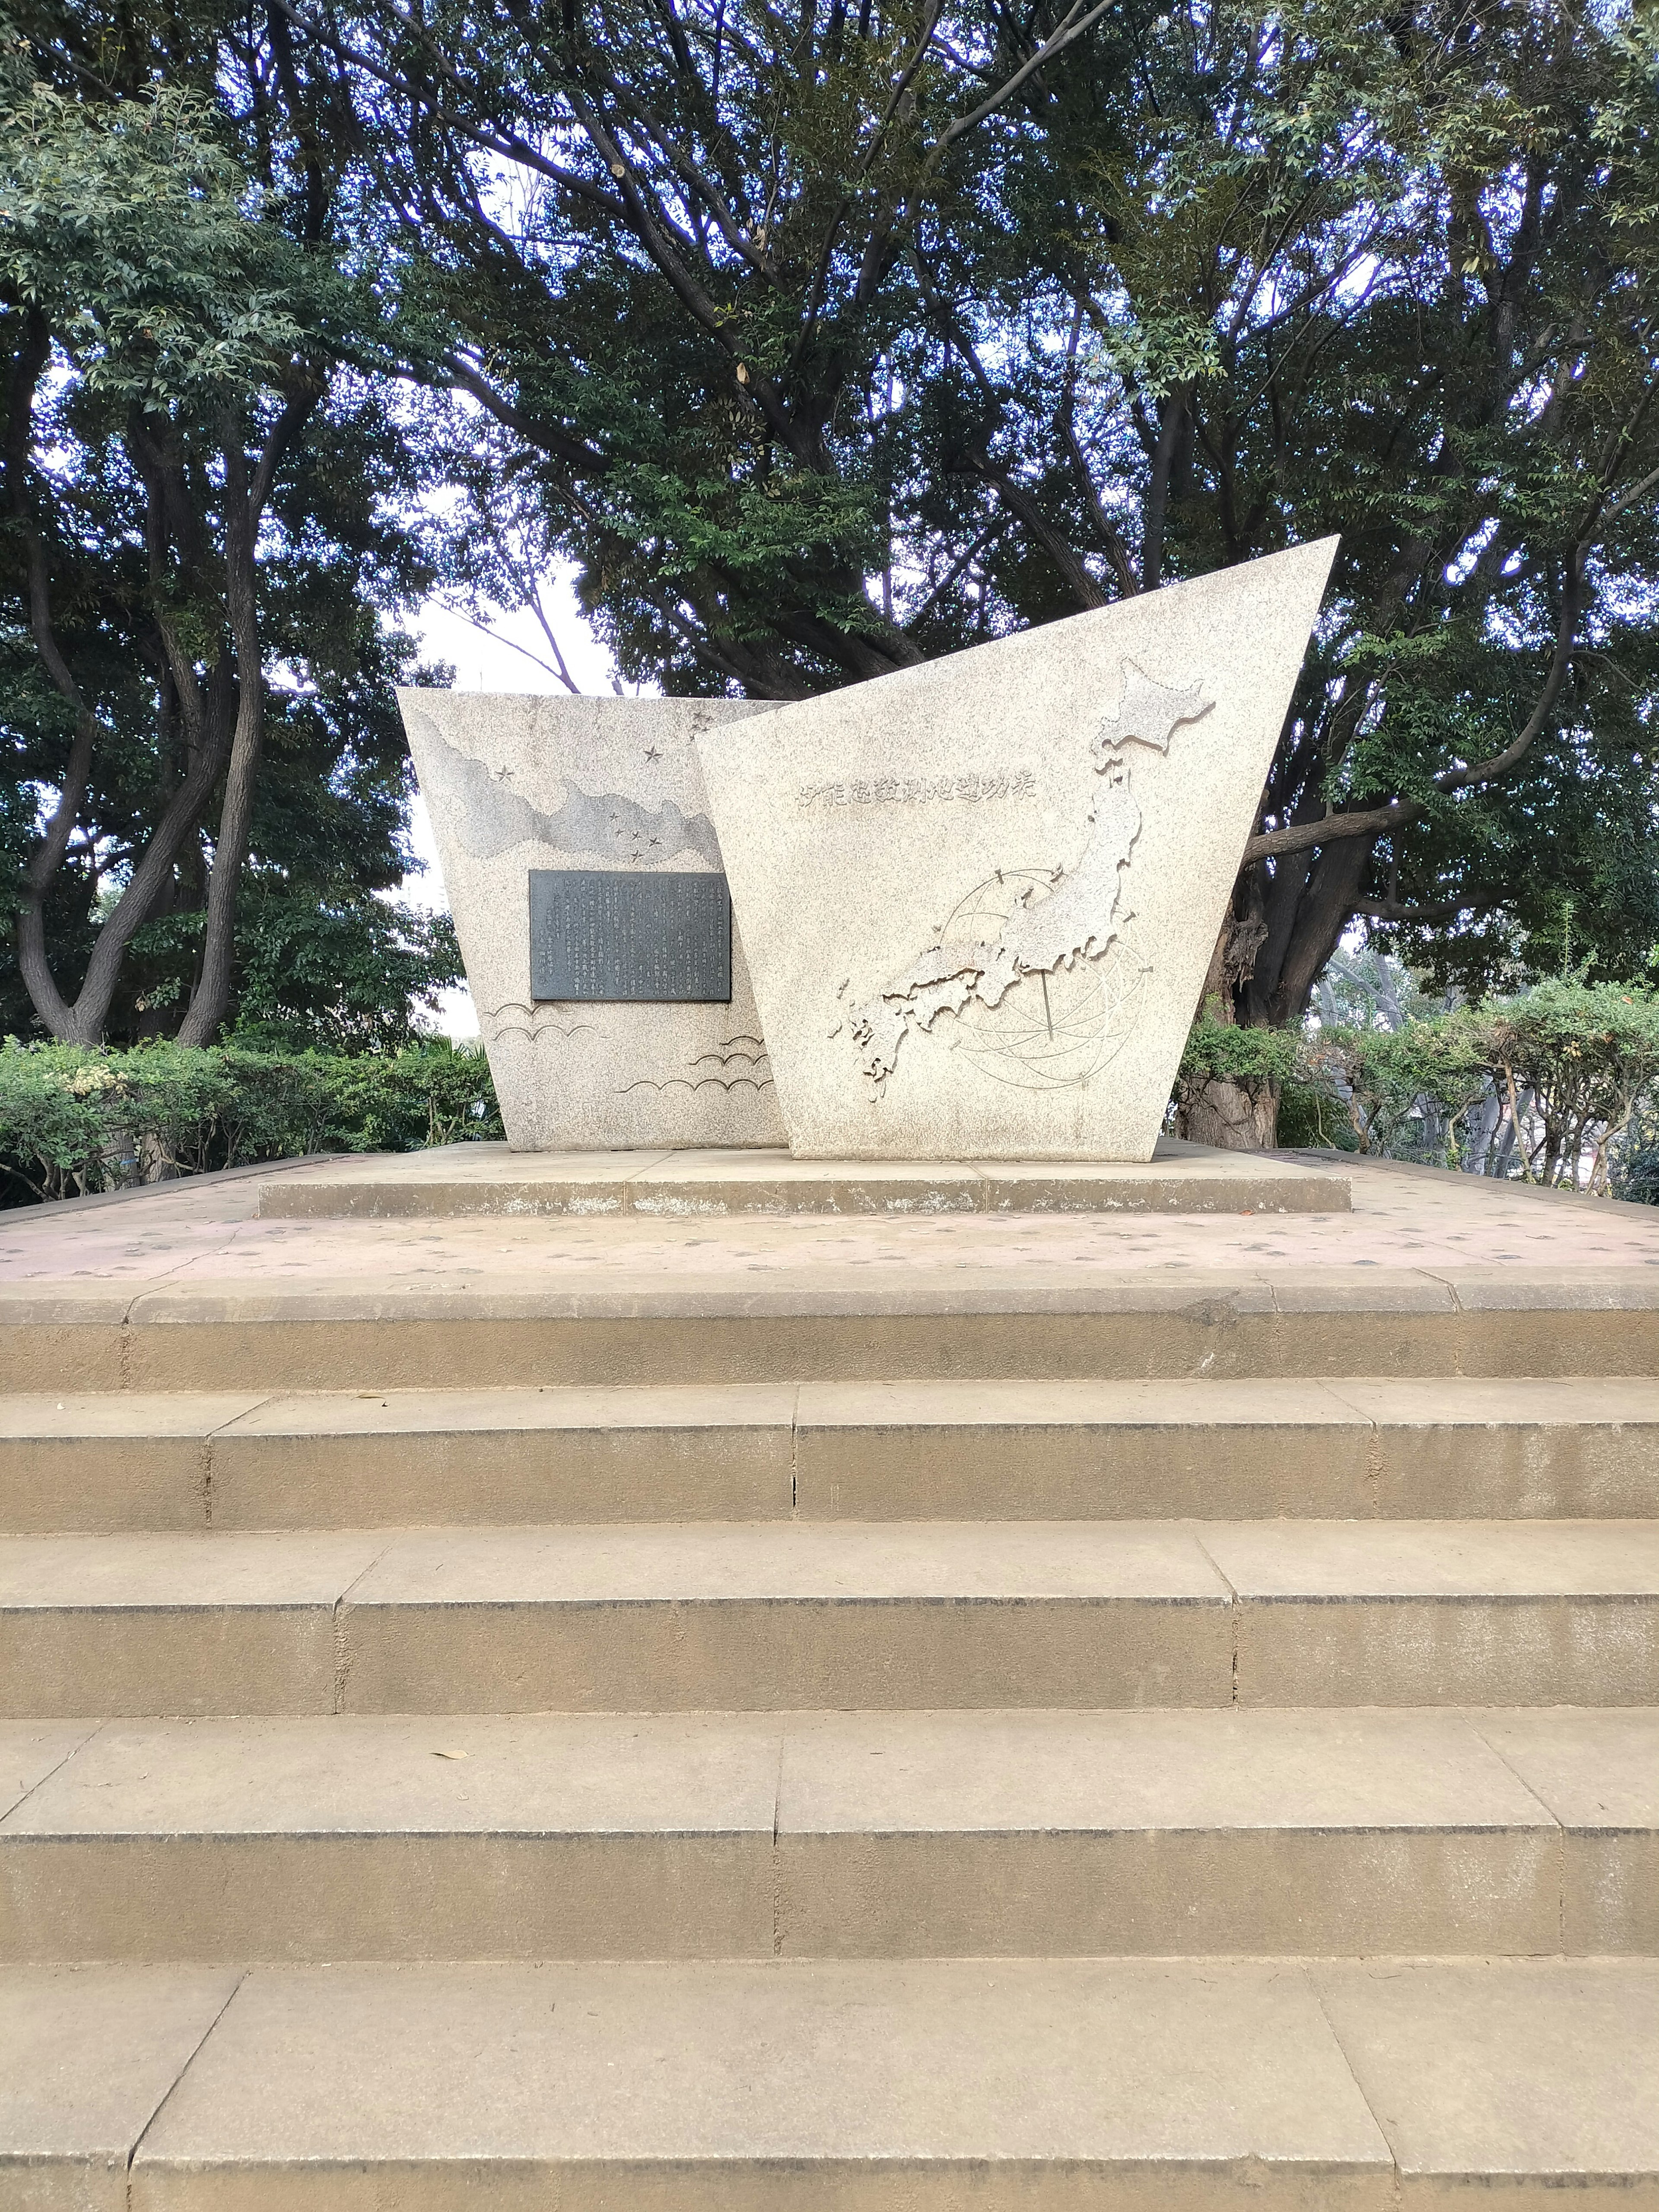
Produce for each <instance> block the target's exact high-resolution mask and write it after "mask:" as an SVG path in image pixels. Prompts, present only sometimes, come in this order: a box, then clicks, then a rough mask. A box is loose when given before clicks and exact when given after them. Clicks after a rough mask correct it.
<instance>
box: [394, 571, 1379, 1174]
mask: <svg viewBox="0 0 1659 2212" xmlns="http://www.w3.org/2000/svg"><path fill="white" fill-rule="evenodd" d="M1335 549H1336V541H1335V539H1334V538H1328V539H1326V540H1324V541H1322V543H1320V544H1315V545H1306V546H1301V547H1297V549H1295V550H1292V551H1291V552H1287V553H1280V554H1276V555H1273V556H1271V557H1270V558H1268V559H1266V560H1261V561H1255V562H1247V563H1245V564H1244V565H1243V566H1241V567H1238V568H1230V569H1225V570H1224V571H1222V572H1221V573H1219V574H1216V575H1212V576H1207V577H1205V578H1203V579H1202V580H1200V581H1198V582H1195V583H1190V584H1181V585H1176V586H1170V587H1168V588H1166V589H1164V590H1163V591H1159V592H1150V593H1148V594H1146V596H1145V597H1143V598H1139V599H1128V600H1124V601H1121V602H1120V603H1119V604H1117V605H1114V606H1110V607H1105V608H1102V609H1100V610H1099V611H1097V612H1094V613H1091V614H1085V615H1079V616H1076V617H1073V618H1072V619H1071V620H1070V621H1066V622H1060V623H1052V624H1050V625H1049V626H1048V628H1046V629H1040V630H1031V631H1026V632H1024V633H1022V634H1021V635H1018V636H1016V637H1008V638H1002V639H999V640H997V641H994V642H993V643H991V644H987V645H983V646H979V647H975V648H973V649H972V650H971V651H969V652H966V653H957V654H955V655H953V656H951V658H949V659H944V660H938V661H933V662H930V663H928V664H927V665H925V666H922V667H918V668H913V669H907V670H904V671H901V672H900V673H899V674H896V675H893V676H887V677H883V678H878V679H877V680H876V681H874V682H872V683H866V684H857V685H854V686H852V687H850V688H848V690H842V691H836V692H833V693H830V694H829V695H827V696H823V697H821V698H815V699H809V700H803V701H799V702H793V703H791V704H789V705H787V706H782V707H772V708H768V707H765V706H763V705H762V704H761V703H758V702H738V701H732V700H666V699H582V698H559V697H533V696H532V697H518V696H494V695H489V694H483V693H478V692H460V691H413V690H411V691H403V692H400V693H399V694H398V697H399V701H400V703H401V705H402V708H403V712H404V724H405V726H406V728H407V729H408V732H409V739H410V750H411V752H412V753H413V755H414V758H415V765H416V771H417V773H418V775H419V776H420V781H421V786H422V790H423V791H424V792H425V793H426V796H427V799H428V804H429V805H430V809H431V815H432V823H433V829H434V832H435V836H436V839H437V843H438V849H439V854H440V857H441V861H442V866H443V873H444V881H445V884H446V886H447V890H448V892H449V896H450V902H451V905H452V907H453V912H454V915H455V926H456V929H457V932H458V933H459V938H460V944H461V951H462V955H463V957H464V958H465V963H466V969H467V975H468V978H469V981H471V986H472V993H473V997H474V1000H475V1002H476V1004H477V1010H478V1019H479V1024H480V1027H481V1029H482V1030H483V1040H484V1044H485V1048H486V1049H487V1050H488V1052H489V1061H490V1068H491V1072H492V1073H493V1074H494V1077H495V1085H496V1090H497V1092H498V1094H499V1096H500V1098H501V1108H502V1114H503V1117H504V1119H505V1121H506V1125H507V1140H508V1143H509V1145H510V1146H513V1148H514V1149H526V1150H543V1151H561V1152H570V1151H586V1152H596V1151H598V1152H615V1151H634V1150H640V1149H648V1148H651V1147H654V1146H662V1147H664V1148H672V1149H677V1150H685V1149H699V1148H716V1147H755V1146H761V1147H764V1146H779V1145H781V1144H782V1143H783V1142H784V1141H785V1140H786V1139H787V1143H788V1146H789V1149H790V1150H791V1152H793V1153H795V1154H796V1155H797V1156H798V1157H800V1158H808V1159H866V1160H884V1159H885V1160H921V1161H926V1160H1009V1159H1051V1160H1052V1159H1072V1160H1085V1161H1086V1160H1120V1161H1132V1162H1133V1161H1146V1160H1150V1159H1151V1158H1152V1150H1153V1146H1154V1145H1155V1144H1156V1142H1157V1140H1158V1136H1159V1133H1160V1132H1161V1130H1162V1127H1163V1123H1164V1111H1165V1108H1166V1105H1167V1103H1168V1100H1169V1097H1170V1085H1171V1083H1172V1082H1173V1080H1174V1077H1175V1073H1176V1066H1177V1065H1178V1063H1179V1060H1180V1057H1181V1051H1182V1044H1183V1042H1185V1039H1186V1036H1187V1032H1188V1027H1189V1026H1190V1024H1191V1022H1192V1018H1193V1015H1194V1012H1195V1010H1196V1005H1197V1000H1198V994H1199V993H1200V990H1201V988H1202V987H1203V981H1204V976H1205V973H1206V969H1207V966H1208V963H1209V960H1210V956H1211V953H1212V950H1213V948H1214V945H1215V942H1216V938H1217V935H1218V931H1219V929H1220V927H1221V923H1222V919H1223V915H1224V914H1225V908H1226V905H1227V901H1228V898H1229V896H1230V894H1231V887H1232V884H1233V879H1234V877H1235V874H1236V872H1237V867H1238V863H1239V857H1240V854H1241V853H1242V851H1243V847H1244V843H1245V841H1246V839H1247V838H1248V837H1249V834H1250V829H1251V825H1252V823H1253V821H1254V819H1255V810H1256V807H1257V805H1259V803H1260V799H1261V786H1262V781H1263V778H1264V776H1265V775H1266V774H1267V768H1268V765H1269V763H1270V762H1271V760H1272V757H1273V747H1274V744H1275V743H1276V741H1277V739H1278V737H1279V731H1280V728H1281V726H1282V725H1283V722H1284V719H1285V713H1286V711H1287V710H1288V708H1289V706H1290V702H1291V691H1292V689H1293V687H1294V685H1295V682H1296V678H1297V671H1298V669H1299V668H1300V666H1301V663H1302V656H1303V653H1304V650H1305V649H1306V646H1307V641H1308V635H1309V633H1310V629H1311V628H1312V625H1313V622H1314V619H1315V617H1316V615H1317V613H1318V611H1319V604H1320V599H1321V597H1322V593H1323V591H1324V587H1325V581H1326V578H1327V576H1328V574H1329V570H1330V565H1331V561H1332V559H1333V557H1334V552H1335ZM762 715H764V720H758V719H757V717H760V716H762ZM728 884H729V895H728Z"/></svg>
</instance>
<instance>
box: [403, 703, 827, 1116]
mask: <svg viewBox="0 0 1659 2212" xmlns="http://www.w3.org/2000/svg"><path fill="white" fill-rule="evenodd" d="M398 704H399V705H400V706H401V708H403V714H404V727H405V729H406V730H407V731H408V732H409V746H410V752H411V753H412V754H413V756H414V759H415V768H416V774H417V775H419V777H420V781H421V789H422V793H424V794H425V797H426V800H427V805H428V809H429V811H430V813H431V817H432V828H433V834H434V836H435V839H436V841H437V846H438V854H439V859H440V860H441V864H442V868H443V878H444V888H445V890H447V893H448V895H449V902H450V907H451V909H452V911H453V914H454V916H455V928H456V933H457V934H458V935H459V939H460V941H461V954H462V957H463V958H464V959H465V963H466V972H467V980H468V981H469V982H470V983H471V987H472V998H473V1003H474V1005H475V1006H477V1013H478V1026H479V1029H480V1030H481V1031H482V1033H483V1041H484V1048H485V1050H486V1051H487V1052H488V1054H489V1066H490V1073H492V1075H493V1076H494V1077H495V1089H496V1093H497V1095H498V1096H499V1097H500V1099H501V1115H502V1119H503V1121H505V1123H506V1125H507V1142H508V1144H509V1145H511V1146H513V1147H514V1148H515V1149H518V1150H523V1151H532V1152H534V1151H544V1150H555V1151H556V1150H564V1149H576V1148H584V1147H587V1148H592V1147H594V1146H657V1145H661V1146H671V1145H694V1146H699V1145H738V1146H746V1145H776V1144H778V1143H780V1142H781V1140H782V1134H783V1131H782V1125H781V1121H780V1120H779V1118H778V1113H777V1108H776V1103H775V1094H774V1092H773V1090H772V1079H771V1074H770V1071H769V1067H768V1065H767V1061H766V1055H765V1048H764V1046H763V1043H762V1040H761V1030H760V1018H759V1016H758V1015H757V1012H756V1011H755V1001H754V994H753V992H752V990H751V989H750V982H749V971H748V968H747V966H746V964H745V963H744V955H743V947H742V945H741V942H740V941H739V939H738V933H737V929H736V927H735V926H734V928H733V932H732V998H731V1002H730V1004H729V1005H719V1004H714V1005H702V1004H696V1003H684V1002H682V1003H658V1002H652V1003H643V1004H641V1003H635V1004H624V1003H596V1002H592V1001H588V1002H580V1003H563V1002H555V1001H550V1000H543V1001H539V1002H538V1000H535V999H533V998H532V995H531V983H530V875H531V871H532V869H584V870H611V869H617V870H623V871H627V872H640V871H646V870H649V871H653V872H654V871H658V870H668V871H671V872H678V873H685V872H702V871H714V870H718V869H719V867H720V847H719V844H718V843H717V842H716V839H715V836H714V824H713V823H712V822H711V821H710V819H709V816H708V804H707V801H706V799H705V798H704V795H703V791H702V779H701V776H700V774H699V771H698V768H697V762H696V753H695V750H694V749H693V745H692V738H693V736H694V734H695V733H696V732H697V731H698V730H700V729H704V728H711V727H713V726H714V725H715V724H717V723H720V722H722V721H729V720H738V719H740V718H741V717H743V716H744V715H748V714H757V713H760V712H761V711H763V709H762V708H761V707H760V706H759V705H757V704H753V703H750V702H740V701H735V700H716V699H708V700H705V699H697V700H685V699H584V698H561V697H538V696H530V695H526V696H513V695H510V694H499V693H492V692H476V691H472V692H469V691H424V690H407V691H400V692H399V693H398Z"/></svg>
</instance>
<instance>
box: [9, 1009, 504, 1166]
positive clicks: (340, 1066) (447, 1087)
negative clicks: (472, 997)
mask: <svg viewBox="0 0 1659 2212" xmlns="http://www.w3.org/2000/svg"><path fill="white" fill-rule="evenodd" d="M501 1133H502V1132H501V1111H500V1109H499V1108H498V1106H497V1104H496V1103H495V1090H494V1088H493V1086H492V1085H491V1083H490V1080H489V1063H488V1062H487V1061H486V1060H485V1059H484V1056H483V1052H482V1051H480V1050H477V1049H476V1048H472V1049H469V1048H465V1047H459V1048H458V1047H456V1046H453V1045H452V1044H450V1043H448V1042H447V1041H446V1040H443V1039H435V1040H432V1041H430V1042H423V1043H422V1044H420V1045H416V1046H412V1047H410V1048H406V1049H405V1050H404V1051H402V1052H398V1053H365V1054H356V1055H352V1056H349V1057H347V1056H345V1055H342V1054H329V1053H316V1052H304V1053H272V1052H254V1051H249V1050H247V1049H246V1048H243V1047H239V1046H236V1045H234V1044H233V1045H223V1046H214V1047H210V1048H207V1049H197V1048H195V1047H192V1046H189V1045H179V1044H173V1043H170V1042H159V1043H155V1044H146V1045H140V1046H137V1048H134V1049H133V1050H131V1051H129V1052H116V1051H106V1050H104V1049H101V1048H94V1047H88V1046H78V1045H61V1044H20V1043H19V1042H17V1040H16V1038H15V1037H8V1038H7V1039H6V1040H5V1041H4V1042H3V1044H0V1171H3V1177H4V1188H3V1191H0V1203H4V1204H8V1205H13V1206H15V1205H26V1204H27V1203H28V1202H29V1201H30V1200H38V1199H47V1198H72V1197H76V1196H79V1195H84V1194H88V1193H89V1192H94V1191H106V1190H119V1189H123V1188H127V1187H129V1186H131V1185H133V1184H137V1183H141V1182H159V1181H161V1180H163V1179H165V1178H166V1177H168V1176H178V1175H196V1174H200V1173H201V1172H202V1171H203V1170H205V1169H209V1168H224V1167H236V1166H239V1165H240V1164H242V1163H244V1162H246V1161H255V1160H274V1159H284V1158H293V1157H295V1155H296V1154H298V1153H302V1152H414V1151H418V1150H419V1149H421V1148H422V1146H428V1145H447V1144H453V1143H454V1142H456V1141H457V1140H458V1139H466V1138H475V1137H500V1136H501Z"/></svg>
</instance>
